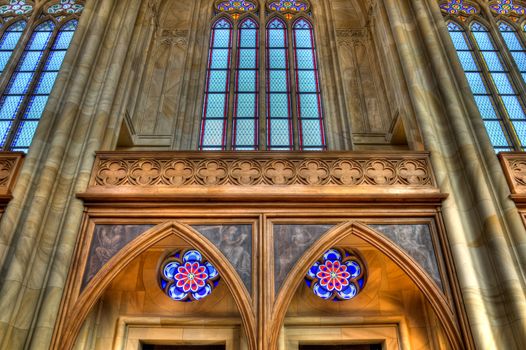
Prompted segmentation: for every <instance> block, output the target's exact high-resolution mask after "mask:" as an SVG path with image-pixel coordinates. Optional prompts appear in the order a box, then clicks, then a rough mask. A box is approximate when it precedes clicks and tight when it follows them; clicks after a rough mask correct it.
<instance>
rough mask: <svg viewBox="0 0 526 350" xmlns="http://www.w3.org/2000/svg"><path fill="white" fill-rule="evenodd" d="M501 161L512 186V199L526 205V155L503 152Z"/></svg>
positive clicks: (500, 155)
mask: <svg viewBox="0 0 526 350" xmlns="http://www.w3.org/2000/svg"><path fill="white" fill-rule="evenodd" d="M499 159H500V163H501V164H502V169H503V170H504V174H505V175H506V180H507V181H508V185H509V186H510V191H511V198H512V199H513V200H514V201H515V202H516V203H523V204H526V153H524V152H502V153H500V154H499Z"/></svg>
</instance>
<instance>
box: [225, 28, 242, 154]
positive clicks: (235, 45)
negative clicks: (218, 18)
mask: <svg viewBox="0 0 526 350" xmlns="http://www.w3.org/2000/svg"><path fill="white" fill-rule="evenodd" d="M230 39H231V44H230V45H231V49H230V55H231V59H230V69H229V72H228V76H229V82H228V90H229V91H230V94H229V95H228V106H227V115H226V143H225V146H224V147H225V149H226V150H228V151H230V150H232V149H233V141H234V137H233V129H234V125H233V123H234V103H235V97H236V93H237V86H236V74H237V68H238V64H239V56H238V52H239V22H237V23H234V27H233V29H232V37H231V38H230Z"/></svg>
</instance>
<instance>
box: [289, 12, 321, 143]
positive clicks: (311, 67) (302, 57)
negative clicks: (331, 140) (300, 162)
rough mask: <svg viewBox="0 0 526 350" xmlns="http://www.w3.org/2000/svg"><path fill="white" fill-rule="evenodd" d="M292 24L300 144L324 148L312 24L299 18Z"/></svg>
mask: <svg viewBox="0 0 526 350" xmlns="http://www.w3.org/2000/svg"><path fill="white" fill-rule="evenodd" d="M293 28H294V59H295V75H296V83H297V84H296V94H297V96H296V103H297V110H298V120H299V123H300V133H299V139H300V147H301V149H303V150H315V149H324V148H325V140H324V130H323V129H324V127H323V115H322V108H321V98H320V86H319V77H318V76H319V72H318V67H317V63H316V51H315V47H314V34H313V31H312V25H311V24H310V23H309V22H308V21H307V20H305V19H303V18H300V19H299V20H297V21H296V22H295V23H294V25H293Z"/></svg>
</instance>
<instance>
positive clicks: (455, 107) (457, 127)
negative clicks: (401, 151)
mask: <svg viewBox="0 0 526 350" xmlns="http://www.w3.org/2000/svg"><path fill="white" fill-rule="evenodd" d="M384 4H385V7H386V9H387V12H388V14H389V18H390V22H391V26H392V30H393V32H394V36H395V40H396V42H397V49H398V51H399V55H400V58H401V61H402V66H403V69H404V73H405V78H406V81H407V84H408V86H409V89H410V91H411V97H412V102H413V105H414V107H415V110H416V114H417V119H418V122H419V124H420V128H421V130H422V133H423V137H424V140H425V145H426V149H427V150H429V151H431V159H432V162H433V166H434V170H435V174H436V175H437V179H438V181H439V184H440V187H441V189H442V191H443V192H445V193H449V198H448V199H447V201H446V202H445V203H444V208H443V211H444V220H445V223H446V227H447V231H448V232H447V233H448V237H449V242H450V244H451V248H452V252H453V256H454V259H455V263H456V268H457V270H458V271H459V274H458V277H459V280H460V284H461V289H462V293H463V298H464V304H465V307H466V310H467V313H468V316H469V321H470V325H471V329H472V332H473V336H474V340H475V342H476V345H477V347H478V348H480V349H512V348H522V347H524V346H526V345H525V344H524V339H526V337H525V334H526V333H525V330H526V320H525V315H526V300H525V298H524V294H523V292H522V285H523V282H524V280H523V279H522V276H521V274H520V271H519V269H517V267H516V266H517V265H518V263H519V262H518V260H517V258H516V256H515V255H514V252H513V250H512V249H510V247H509V245H508V242H509V241H508V240H509V239H510V237H513V236H516V235H519V234H522V235H524V228H521V227H519V226H518V224H517V223H518V220H519V218H518V215H517V213H516V210H513V209H510V203H509V202H508V203H505V204H504V205H503V203H502V201H501V200H499V198H501V197H502V193H503V192H504V186H505V183H504V177H503V175H502V171H501V170H500V168H499V167H498V164H497V163H496V161H497V160H496V157H495V155H494V153H493V154H492V152H491V150H490V146H489V145H488V140H487V136H485V137H483V135H482V132H483V129H482V128H481V122H479V123H478V124H476V123H472V121H471V120H470V119H474V118H475V117H478V113H476V111H474V110H473V107H474V106H473V105H471V107H470V106H469V103H466V101H465V100H467V99H468V98H469V97H468V96H470V95H471V93H470V92H469V90H468V89H469V88H468V87H467V86H466V85H465V84H464V85H463V86H462V85H461V86H458V85H456V84H455V83H456V82H457V79H456V76H459V74H461V75H463V73H461V72H458V67H457V71H456V72H454V71H452V69H451V66H450V62H453V64H457V63H455V62H456V58H455V57H453V55H452V52H451V50H452V47H451V43H449V42H448V44H449V45H450V48H449V55H448V56H446V53H447V51H444V42H447V41H446V38H445V37H444V33H443V31H444V30H445V29H444V28H445V27H444V25H443V23H439V22H438V21H437V18H436V17H437V15H436V11H438V6H437V5H436V3H435V2H434V1H423V0H414V1H407V0H406V1H395V0H384ZM433 8H434V9H433ZM432 11H435V15H432ZM439 20H442V19H441V18H440V19H439ZM439 28H442V29H440V30H441V31H442V36H440V34H438V33H439ZM445 34H446V35H447V33H445ZM457 65H458V64H457ZM464 82H465V81H464ZM471 104H472V103H471ZM510 211H511V212H512V213H510ZM521 345H522V347H521Z"/></svg>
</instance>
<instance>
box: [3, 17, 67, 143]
mask: <svg viewBox="0 0 526 350" xmlns="http://www.w3.org/2000/svg"><path fill="white" fill-rule="evenodd" d="M50 20H51V19H48V21H50ZM42 23H44V22H42ZM53 23H54V25H55V27H54V28H53V34H51V37H50V38H49V40H48V43H47V45H46V48H45V50H44V51H43V52H42V56H41V57H40V62H39V63H38V65H37V67H36V69H35V74H34V75H33V78H32V80H31V82H30V83H29V87H28V88H27V91H26V93H25V95H24V98H23V99H22V102H21V107H20V109H19V110H18V113H17V115H16V118H15V120H14V121H13V126H12V127H11V131H10V132H9V135H8V136H7V139H6V142H5V148H7V149H10V148H11V147H12V146H13V145H12V144H11V143H12V142H13V140H14V138H15V136H16V133H17V132H18V129H19V126H20V124H21V122H22V119H23V118H24V115H25V113H26V111H27V108H28V105H29V100H30V99H31V96H32V95H33V93H34V92H35V90H36V87H37V85H38V82H39V81H40V78H41V76H42V71H43V70H44V66H45V65H46V62H47V60H48V58H49V54H50V52H51V50H52V48H53V45H54V43H55V39H56V38H57V35H58V33H59V32H60V27H59V26H58V25H57V23H55V22H53ZM35 29H36V27H35V28H33V31H34V30H35ZM33 31H32V33H33Z"/></svg>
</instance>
